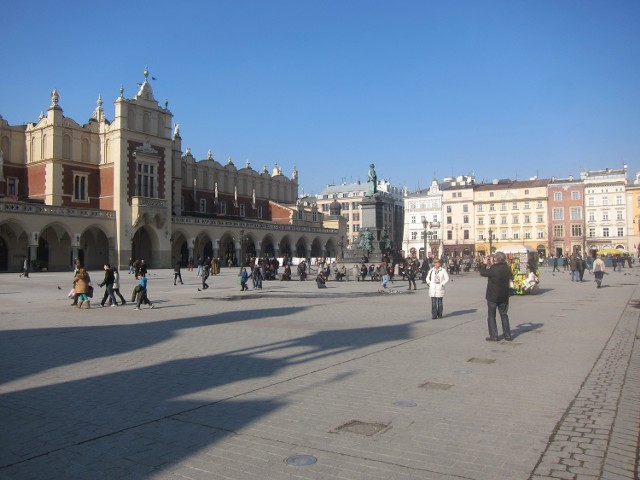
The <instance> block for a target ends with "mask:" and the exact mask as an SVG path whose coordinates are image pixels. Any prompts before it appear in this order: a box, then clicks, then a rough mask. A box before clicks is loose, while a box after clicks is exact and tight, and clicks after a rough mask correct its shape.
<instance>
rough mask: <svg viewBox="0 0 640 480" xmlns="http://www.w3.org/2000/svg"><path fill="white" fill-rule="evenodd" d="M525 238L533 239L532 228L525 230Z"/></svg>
mask: <svg viewBox="0 0 640 480" xmlns="http://www.w3.org/2000/svg"><path fill="white" fill-rule="evenodd" d="M524 238H525V239H527V240H531V230H527V231H525V232H524Z"/></svg>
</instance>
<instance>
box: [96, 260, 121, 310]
mask: <svg viewBox="0 0 640 480" xmlns="http://www.w3.org/2000/svg"><path fill="white" fill-rule="evenodd" d="M103 268H104V278H103V279H102V283H100V285H98V286H99V287H105V289H104V295H103V296H102V301H101V302H100V306H101V307H104V304H105V302H106V301H107V298H108V299H109V300H110V303H111V306H112V307H117V306H118V302H117V301H116V296H115V295H114V294H113V270H111V265H109V264H108V263H105V264H104V266H103Z"/></svg>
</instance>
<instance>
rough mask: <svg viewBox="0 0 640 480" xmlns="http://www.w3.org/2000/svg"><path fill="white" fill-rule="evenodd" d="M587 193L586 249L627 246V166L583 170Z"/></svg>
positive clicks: (623, 247) (582, 178)
mask: <svg viewBox="0 0 640 480" xmlns="http://www.w3.org/2000/svg"><path fill="white" fill-rule="evenodd" d="M580 179H581V180H582V183H583V185H584V196H585V207H584V208H585V217H586V220H585V228H586V232H585V233H586V237H587V238H586V243H587V251H594V250H603V249H607V248H618V249H625V250H626V249H627V248H628V241H627V205H626V200H627V199H626V197H627V195H626V185H627V166H626V164H625V165H624V166H623V168H621V169H613V168H606V169H604V170H588V171H584V172H581V173H580Z"/></svg>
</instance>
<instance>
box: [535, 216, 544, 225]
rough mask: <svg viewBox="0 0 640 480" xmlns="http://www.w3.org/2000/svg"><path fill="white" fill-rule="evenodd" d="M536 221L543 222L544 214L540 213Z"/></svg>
mask: <svg viewBox="0 0 640 480" xmlns="http://www.w3.org/2000/svg"><path fill="white" fill-rule="evenodd" d="M536 222H538V223H543V222H544V220H543V218H542V215H538V218H537V219H536Z"/></svg>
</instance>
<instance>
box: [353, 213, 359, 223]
mask: <svg viewBox="0 0 640 480" xmlns="http://www.w3.org/2000/svg"><path fill="white" fill-rule="evenodd" d="M351 219H352V220H353V221H354V222H359V221H360V212H354V213H352V214H351Z"/></svg>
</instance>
